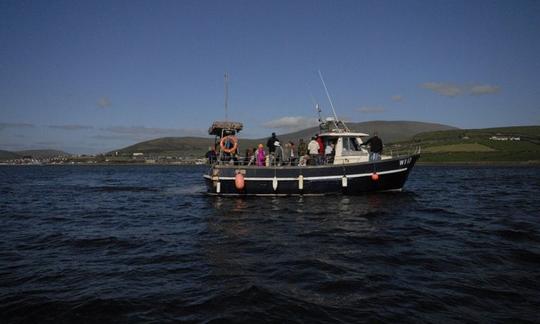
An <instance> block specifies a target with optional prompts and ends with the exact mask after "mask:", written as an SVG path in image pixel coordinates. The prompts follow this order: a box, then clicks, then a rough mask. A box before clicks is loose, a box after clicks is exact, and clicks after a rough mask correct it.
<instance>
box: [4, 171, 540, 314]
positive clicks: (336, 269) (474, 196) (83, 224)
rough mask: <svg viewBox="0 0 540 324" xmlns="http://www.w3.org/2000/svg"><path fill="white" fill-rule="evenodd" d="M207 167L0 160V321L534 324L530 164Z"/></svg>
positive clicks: (539, 249)
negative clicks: (251, 182)
mask: <svg viewBox="0 0 540 324" xmlns="http://www.w3.org/2000/svg"><path fill="white" fill-rule="evenodd" d="M203 171H204V168H203V167H177V166H54V167H53V166H51V167H44V166H37V167H0V322H2V323H5V322H74V321H82V322H97V321H106V322H170V321H175V322H177V321H186V322H214V321H217V322H220V321H230V322H254V321H257V322H307V323H313V322H352V323H357V322H378V321H383V322H403V321H408V322H463V321H468V322H490V323H491V322H527V321H528V322H539V321H540V315H539V312H538V310H539V309H540V289H539V288H538V287H539V286H540V168H539V167H518V168H514V167H422V166H417V167H416V168H415V170H414V171H413V172H412V174H411V175H410V177H409V181H408V183H407V185H406V191H404V192H401V193H392V194H370V195H364V196H359V197H342V196H334V197H305V198H299V197H294V198H292V197H291V198H249V199H237V198H219V197H209V196H206V195H204V194H203V193H202V192H203V190H204V187H203V182H202V177H201V174H202V172H203Z"/></svg>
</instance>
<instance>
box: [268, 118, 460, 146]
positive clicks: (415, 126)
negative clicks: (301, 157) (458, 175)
mask: <svg viewBox="0 0 540 324" xmlns="http://www.w3.org/2000/svg"><path fill="white" fill-rule="evenodd" d="M347 126H348V127H349V128H350V129H351V130H352V131H356V132H362V133H367V134H370V135H372V134H373V133H374V132H378V133H379V137H381V138H382V139H383V140H384V142H385V143H394V142H401V141H406V140H410V139H412V137H413V136H415V135H417V134H419V133H424V132H432V131H444V130H457V129H458V128H456V127H452V126H448V125H443V124H436V123H424V122H415V121H369V122H361V123H347ZM317 133H319V128H318V127H311V128H307V129H304V130H301V131H298V132H294V133H289V134H283V135H279V136H278V137H279V139H280V140H281V141H282V142H283V141H290V140H292V141H294V142H295V143H296V142H298V139H300V138H303V139H304V140H307V139H309V138H311V137H312V136H313V135H315V134H317ZM268 135H270V134H268ZM261 140H265V139H258V141H261ZM265 141H266V140H265Z"/></svg>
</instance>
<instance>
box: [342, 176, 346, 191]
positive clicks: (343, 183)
mask: <svg viewBox="0 0 540 324" xmlns="http://www.w3.org/2000/svg"><path fill="white" fill-rule="evenodd" d="M341 186H342V187H343V188H346V187H347V177H346V176H343V177H342V178H341Z"/></svg>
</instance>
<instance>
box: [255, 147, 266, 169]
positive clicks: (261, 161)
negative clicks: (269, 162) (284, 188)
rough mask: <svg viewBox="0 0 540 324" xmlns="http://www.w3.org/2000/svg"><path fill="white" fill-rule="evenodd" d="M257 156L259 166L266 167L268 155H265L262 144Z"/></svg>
mask: <svg viewBox="0 0 540 324" xmlns="http://www.w3.org/2000/svg"><path fill="white" fill-rule="evenodd" d="M255 155H256V158H257V166H264V165H265V160H266V154H264V147H263V145H262V144H259V148H258V149H257V153H255Z"/></svg>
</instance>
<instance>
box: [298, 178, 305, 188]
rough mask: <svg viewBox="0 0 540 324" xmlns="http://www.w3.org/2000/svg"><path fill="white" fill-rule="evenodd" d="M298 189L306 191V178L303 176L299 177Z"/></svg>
mask: <svg viewBox="0 0 540 324" xmlns="http://www.w3.org/2000/svg"><path fill="white" fill-rule="evenodd" d="M298 189H299V190H304V176H303V175H299V176H298Z"/></svg>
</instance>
